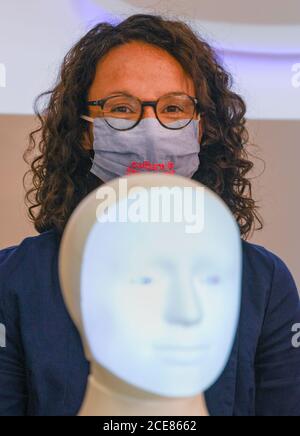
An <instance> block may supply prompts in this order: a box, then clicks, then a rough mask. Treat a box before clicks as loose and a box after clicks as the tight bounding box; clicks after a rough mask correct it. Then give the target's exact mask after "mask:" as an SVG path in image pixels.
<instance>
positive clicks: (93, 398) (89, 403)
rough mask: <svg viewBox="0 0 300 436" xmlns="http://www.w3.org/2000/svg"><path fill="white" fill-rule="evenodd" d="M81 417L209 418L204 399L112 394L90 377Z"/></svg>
mask: <svg viewBox="0 0 300 436" xmlns="http://www.w3.org/2000/svg"><path fill="white" fill-rule="evenodd" d="M79 414H80V415H81V416H208V411H207V408H206V404H205V399H204V396H203V395H198V396H196V397H191V398H164V397H159V396H157V395H155V396H154V395H151V394H150V395H147V394H146V393H145V395H143V394H142V393H140V395H139V396H136V395H134V394H133V393H127V394H125V393H124V391H123V392H122V393H120V392H118V391H117V390H116V389H114V390H112V389H110V388H108V387H107V386H105V385H104V384H103V383H102V382H99V380H97V379H96V377H95V375H94V374H92V375H90V376H89V380H88V386H87V391H86V396H85V400H84V403H83V405H82V408H81V410H80V413H79Z"/></svg>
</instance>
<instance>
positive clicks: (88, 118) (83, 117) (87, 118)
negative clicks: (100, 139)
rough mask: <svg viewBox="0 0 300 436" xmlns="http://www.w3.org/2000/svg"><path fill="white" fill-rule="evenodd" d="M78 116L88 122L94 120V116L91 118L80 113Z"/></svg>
mask: <svg viewBox="0 0 300 436" xmlns="http://www.w3.org/2000/svg"><path fill="white" fill-rule="evenodd" d="M80 118H82V119H83V120H85V121H89V122H90V123H93V122H94V118H91V117H89V116H87V115H81V116H80Z"/></svg>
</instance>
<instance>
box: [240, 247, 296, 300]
mask: <svg viewBox="0 0 300 436" xmlns="http://www.w3.org/2000/svg"><path fill="white" fill-rule="evenodd" d="M243 262H244V267H243V268H244V279H245V281H244V282H245V288H247V289H248V290H249V294H250V293H251V294H255V295H256V296H258V295H260V294H264V296H265V298H266V300H265V301H267V302H269V301H270V299H271V300H273V301H278V302H282V301H284V300H285V301H290V307H291V308H292V307H293V306H294V307H296V308H297V306H298V307H299V293H298V289H297V285H296V283H295V280H294V277H293V275H292V273H291V270H290V269H289V267H288V266H287V264H286V263H285V261H284V260H283V259H281V258H280V257H279V256H278V255H277V254H275V253H273V252H272V251H270V250H268V249H267V248H265V247H263V246H261V245H257V244H253V243H250V242H246V241H243ZM246 282H248V287H247V286H246Z"/></svg>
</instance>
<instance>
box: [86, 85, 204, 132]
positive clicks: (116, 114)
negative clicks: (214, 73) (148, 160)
mask: <svg viewBox="0 0 300 436" xmlns="http://www.w3.org/2000/svg"><path fill="white" fill-rule="evenodd" d="M87 104H88V106H94V107H97V108H98V113H97V112H96V117H101V118H104V119H105V121H106V123H107V124H108V125H109V126H110V127H112V128H113V129H115V130H131V129H133V128H134V127H136V126H137V125H138V124H139V122H140V121H141V120H142V118H143V115H144V108H145V107H146V106H151V107H152V108H153V109H154V112H155V116H156V118H157V119H158V121H159V123H160V124H161V125H162V126H163V127H165V128H166V129H171V130H179V129H183V128H184V127H186V126H187V125H188V124H190V122H191V121H192V120H193V118H194V117H195V115H196V114H198V116H199V119H200V116H201V115H202V113H201V108H200V104H199V101H198V99H197V98H195V97H191V96H189V95H187V94H182V93H172V94H166V95H164V96H162V97H160V98H159V99H158V100H156V101H142V100H140V99H138V98H137V97H133V96H132V95H129V94H117V95H113V96H110V97H107V98H104V99H102V100H96V101H89V102H88V103H87ZM84 118H87V117H84Z"/></svg>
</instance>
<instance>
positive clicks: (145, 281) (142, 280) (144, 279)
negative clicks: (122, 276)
mask: <svg viewBox="0 0 300 436" xmlns="http://www.w3.org/2000/svg"><path fill="white" fill-rule="evenodd" d="M131 282H132V283H134V284H135V285H149V284H151V283H152V282H153V279H152V277H150V276H141V277H134V278H132V279H131Z"/></svg>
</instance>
